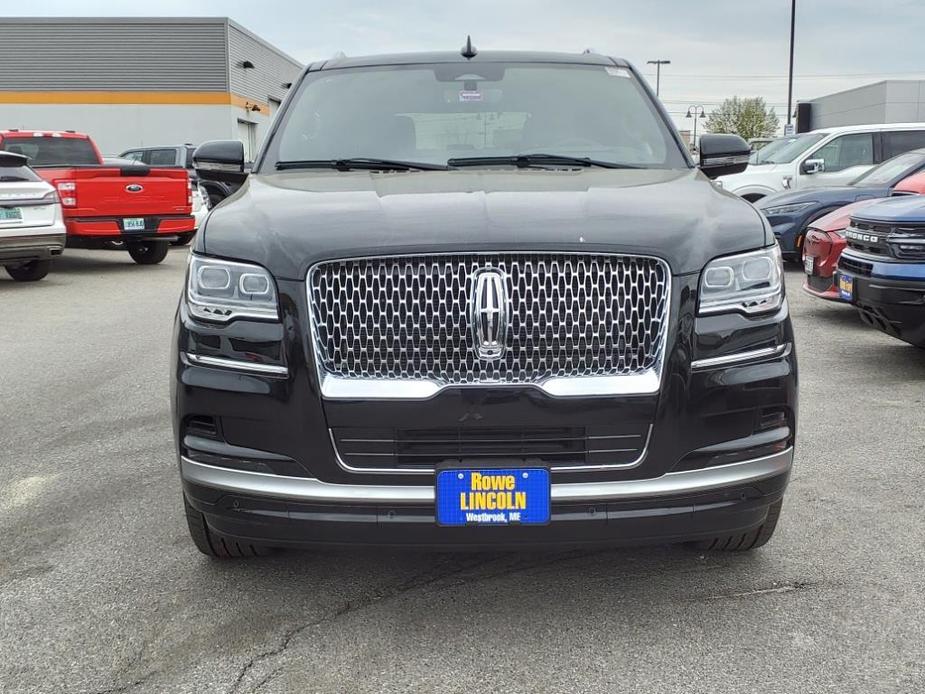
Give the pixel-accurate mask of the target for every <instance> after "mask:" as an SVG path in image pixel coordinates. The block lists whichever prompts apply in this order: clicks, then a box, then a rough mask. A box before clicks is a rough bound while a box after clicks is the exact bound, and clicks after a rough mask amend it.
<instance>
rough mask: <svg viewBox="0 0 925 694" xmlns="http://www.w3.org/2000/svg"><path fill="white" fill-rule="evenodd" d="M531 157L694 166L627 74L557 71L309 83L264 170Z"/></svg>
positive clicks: (430, 67)
mask: <svg viewBox="0 0 925 694" xmlns="http://www.w3.org/2000/svg"><path fill="white" fill-rule="evenodd" d="M528 153H543V154H553V155H566V156H570V157H588V158H591V159H595V160H599V161H606V162H611V163H617V164H625V165H631V166H640V167H652V168H687V166H688V165H687V162H686V160H685V158H684V157H683V155H682V154H681V149H680V147H679V145H678V144H677V142H676V141H675V139H674V138H673V137H672V135H671V133H670V131H669V130H668V126H667V125H666V123H665V121H664V120H663V118H662V117H661V115H660V114H659V112H658V111H657V109H656V108H655V105H654V104H653V102H652V100H651V99H650V98H649V97H648V95H647V94H646V92H645V91H644V90H643V89H642V88H641V86H640V84H639V82H638V81H637V80H636V78H635V77H634V76H633V74H632V73H631V72H630V71H629V70H627V69H625V68H621V67H612V66H607V67H605V66H601V65H564V64H563V65H551V64H549V63H537V64H504V63H475V64H466V63H444V64H425V65H407V66H395V65H392V66H385V67H374V68H362V69H344V70H337V69H334V70H328V71H322V72H317V73H312V74H310V75H308V76H307V77H306V79H305V80H304V81H303V83H302V85H301V87H300V88H299V91H298V93H297V94H295V95H294V98H293V100H292V103H291V105H290V106H289V108H287V109H286V112H285V114H284V118H283V121H282V123H281V124H280V127H279V129H278V130H277V132H276V133H275V135H274V137H273V139H272V141H271V142H270V143H269V145H268V149H267V154H266V157H265V159H264V165H265V166H266V170H273V169H274V168H275V167H277V165H278V164H279V163H280V162H301V161H317V160H332V159H351V158H367V159H388V160H393V161H410V162H421V163H426V164H431V165H445V164H446V163H447V160H449V159H461V158H468V157H505V156H508V157H509V156H513V155H517V154H528ZM490 165H497V163H494V164H489V163H486V164H485V166H490ZM544 165H545V164H544ZM562 165H565V164H562Z"/></svg>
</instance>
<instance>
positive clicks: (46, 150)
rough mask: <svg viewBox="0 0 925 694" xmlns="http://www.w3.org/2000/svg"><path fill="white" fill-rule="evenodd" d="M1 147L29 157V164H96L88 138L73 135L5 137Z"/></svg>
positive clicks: (97, 160) (94, 152)
mask: <svg viewBox="0 0 925 694" xmlns="http://www.w3.org/2000/svg"><path fill="white" fill-rule="evenodd" d="M3 148H4V149H5V150H7V151H9V152H15V153H16V154H22V155H24V156H27V157H29V166H97V165H99V163H100V161H99V159H98V158H97V156H96V150H94V149H93V145H91V144H90V141H89V140H84V139H82V138H74V137H6V138H4V140H3Z"/></svg>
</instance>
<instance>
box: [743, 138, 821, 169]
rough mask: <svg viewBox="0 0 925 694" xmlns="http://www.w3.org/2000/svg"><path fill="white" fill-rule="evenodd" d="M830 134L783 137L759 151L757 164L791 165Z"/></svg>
mask: <svg viewBox="0 0 925 694" xmlns="http://www.w3.org/2000/svg"><path fill="white" fill-rule="evenodd" d="M827 135H828V133H806V134H805V135H795V136H794V137H782V138H781V139H779V140H774V142H772V143H771V144H769V145H768V146H767V147H765V148H763V149H760V150H758V156H757V158H756V160H755V162H754V163H755V164H789V163H790V162H792V161H793V160H794V159H796V158H797V157H798V156H800V155H801V154H803V152H805V151H806V150H808V149H809V148H810V147H812V146H813V145H814V144H816V143H817V142H819V140H821V139H822V138H824V137H826V136H827Z"/></svg>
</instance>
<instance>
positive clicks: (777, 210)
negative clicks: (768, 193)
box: [761, 202, 816, 217]
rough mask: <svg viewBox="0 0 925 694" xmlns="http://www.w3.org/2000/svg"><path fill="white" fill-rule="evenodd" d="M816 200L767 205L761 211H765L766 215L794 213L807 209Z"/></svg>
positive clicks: (774, 215)
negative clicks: (774, 205) (773, 205)
mask: <svg viewBox="0 0 925 694" xmlns="http://www.w3.org/2000/svg"><path fill="white" fill-rule="evenodd" d="M815 204H816V203H815V202H797V203H794V204H792V205H778V206H777V207H765V208H764V209H762V210H761V211H762V212H764V216H765V217H776V216H777V215H781V214H794V213H796V212H799V211H800V210H805V209H806V208H807V207H811V206H812V205H815Z"/></svg>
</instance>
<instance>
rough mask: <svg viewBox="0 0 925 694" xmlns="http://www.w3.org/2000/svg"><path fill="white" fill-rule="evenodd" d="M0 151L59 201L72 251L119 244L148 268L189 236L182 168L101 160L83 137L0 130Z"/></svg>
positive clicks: (189, 205)
mask: <svg viewBox="0 0 925 694" xmlns="http://www.w3.org/2000/svg"><path fill="white" fill-rule="evenodd" d="M0 150H6V151H8V152H15V153H18V154H23V155H25V156H26V157H28V158H29V165H30V166H31V167H32V168H33V169H34V170H35V172H36V173H37V174H38V175H39V176H41V177H42V178H44V179H45V180H46V181H48V182H49V183H51V184H52V185H53V186H54V187H55V189H56V190H57V191H58V196H59V197H60V198H61V207H62V209H63V212H64V222H65V226H66V227H67V246H68V247H70V248H105V247H110V246H111V244H109V243H107V242H111V241H121V242H123V244H124V247H125V249H126V250H127V251H128V253H129V255H130V256H131V257H132V260H134V261H135V262H136V263H139V264H140V265H153V264H155V263H159V262H161V261H162V260H163V259H164V258H165V257H166V256H167V250H168V247H169V245H170V242H171V241H177V240H181V239H185V238H188V237H189V236H191V235H192V234H193V232H194V228H195V220H194V218H193V214H192V207H193V199H192V188H191V187H190V180H189V175H188V173H187V172H186V171H185V170H183V169H166V168H165V169H161V168H154V167H150V166H147V165H146V164H142V163H139V162H131V161H128V160H107V161H104V159H103V157H102V156H101V155H100V151H99V149H97V147H96V145H95V144H94V142H93V140H91V139H90V137H89V136H87V135H84V134H83V133H76V132H70V131H66V132H60V131H33V130H0Z"/></svg>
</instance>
